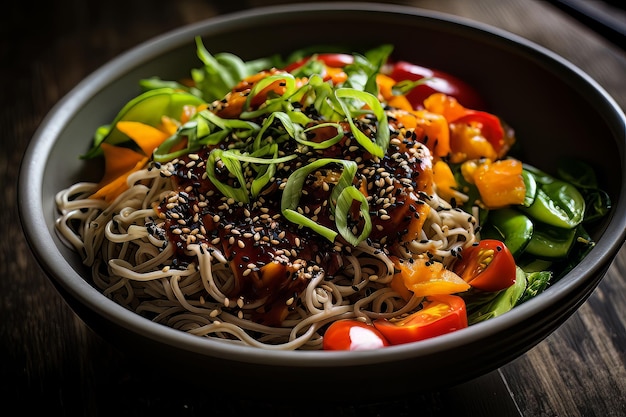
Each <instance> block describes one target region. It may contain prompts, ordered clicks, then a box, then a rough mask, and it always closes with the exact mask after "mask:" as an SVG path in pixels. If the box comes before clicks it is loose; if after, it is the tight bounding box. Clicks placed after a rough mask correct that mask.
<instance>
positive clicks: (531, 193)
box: [522, 169, 537, 207]
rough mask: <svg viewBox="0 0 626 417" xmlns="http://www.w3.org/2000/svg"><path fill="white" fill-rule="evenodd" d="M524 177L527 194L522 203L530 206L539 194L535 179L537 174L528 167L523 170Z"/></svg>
mask: <svg viewBox="0 0 626 417" xmlns="http://www.w3.org/2000/svg"><path fill="white" fill-rule="evenodd" d="M522 179H523V180H524V186H525V187H526V195H525V196H524V202H523V203H522V205H523V206H524V207H530V206H531V205H532V204H533V202H534V201H535V197H536V196H537V180H535V176H534V175H533V174H531V173H530V172H529V171H528V170H526V169H523V170H522Z"/></svg>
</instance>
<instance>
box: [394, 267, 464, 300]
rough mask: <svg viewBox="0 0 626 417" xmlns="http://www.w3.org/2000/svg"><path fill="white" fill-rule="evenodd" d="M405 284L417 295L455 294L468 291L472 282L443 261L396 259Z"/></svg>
mask: <svg viewBox="0 0 626 417" xmlns="http://www.w3.org/2000/svg"><path fill="white" fill-rule="evenodd" d="M395 265H396V268H397V269H398V270H399V271H400V276H401V277H402V280H403V283H404V286H405V287H406V288H407V289H408V290H409V291H411V292H412V293H413V295H414V296H416V297H424V296H427V295H434V294H455V293H460V292H463V291H467V290H468V289H469V288H470V284H469V283H468V282H466V281H465V280H463V279H462V278H461V277H459V276H458V275H457V274H455V273H454V272H452V271H451V270H449V269H447V268H444V266H443V264H442V263H441V262H435V261H430V260H428V259H423V258H418V259H415V260H410V261H396V262H395Z"/></svg>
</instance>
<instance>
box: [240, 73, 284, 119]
mask: <svg viewBox="0 0 626 417" xmlns="http://www.w3.org/2000/svg"><path fill="white" fill-rule="evenodd" d="M277 81H280V82H284V83H285V92H284V94H283V95H282V96H280V97H278V100H276V101H274V104H275V105H274V106H269V105H265V106H261V107H260V108H259V109H257V110H253V111H250V110H249V109H250V105H251V102H252V99H253V98H254V97H255V96H257V95H258V94H259V93H261V91H263V90H264V89H266V88H267V87H269V86H270V85H272V84H273V83H275V82H277ZM294 91H296V79H295V78H294V76H293V75H291V74H289V73H287V72H284V73H280V74H275V75H270V76H268V77H265V78H263V79H261V80H259V81H257V82H256V83H255V84H254V86H253V87H252V89H251V90H250V93H249V94H248V96H247V97H246V103H245V104H244V106H243V109H242V112H241V114H240V115H239V117H240V118H242V119H254V118H256V117H259V116H261V115H263V114H268V113H272V112H273V111H276V110H278V109H282V107H283V106H284V103H285V101H286V100H285V97H289V96H291V95H292V94H293V93H294ZM275 99H276V98H274V100H275ZM271 101H272V97H269V96H268V97H267V101H266V103H267V102H271Z"/></svg>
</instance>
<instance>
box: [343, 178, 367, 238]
mask: <svg viewBox="0 0 626 417" xmlns="http://www.w3.org/2000/svg"><path fill="white" fill-rule="evenodd" d="M353 201H358V202H359V203H360V207H359V211H360V213H361V216H363V220H364V221H365V224H364V225H363V230H362V231H361V234H359V235H358V236H357V235H355V234H354V233H352V229H351V228H350V226H349V225H348V219H349V213H350V210H351V208H352V202H353ZM335 224H336V225H337V230H338V231H339V233H340V234H341V236H342V237H343V238H344V239H345V240H346V241H347V242H348V243H350V244H351V245H353V246H358V245H359V243H361V242H363V241H364V240H365V239H367V237H368V236H369V234H370V232H371V231H372V219H371V218H370V214H369V205H368V203H367V198H366V197H365V196H364V195H363V193H361V192H360V191H359V190H357V189H356V188H355V187H346V188H344V189H343V190H342V191H341V194H339V198H338V199H337V207H336V208H335Z"/></svg>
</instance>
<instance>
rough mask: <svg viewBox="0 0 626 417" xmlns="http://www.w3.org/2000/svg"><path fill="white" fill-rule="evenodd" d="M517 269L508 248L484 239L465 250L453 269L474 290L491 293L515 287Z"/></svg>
mask: <svg viewBox="0 0 626 417" xmlns="http://www.w3.org/2000/svg"><path fill="white" fill-rule="evenodd" d="M515 268H516V265H515V260H514V259H513V255H512V254H511V252H510V251H509V249H508V247H507V246H506V245H505V244H504V243H502V242H501V241H499V240H494V239H483V240H481V241H480V242H478V243H476V244H474V245H472V246H470V247H468V248H465V249H463V252H461V257H460V259H459V260H457V262H456V263H455V264H454V267H453V269H454V272H456V273H457V274H458V275H459V276H460V277H461V278H462V279H463V280H465V282H467V283H468V284H470V285H471V286H472V287H473V288H476V289H478V290H481V291H489V292H496V291H501V290H503V289H506V288H509V287H510V286H511V285H513V284H514V283H515V278H516V274H515Z"/></svg>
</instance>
